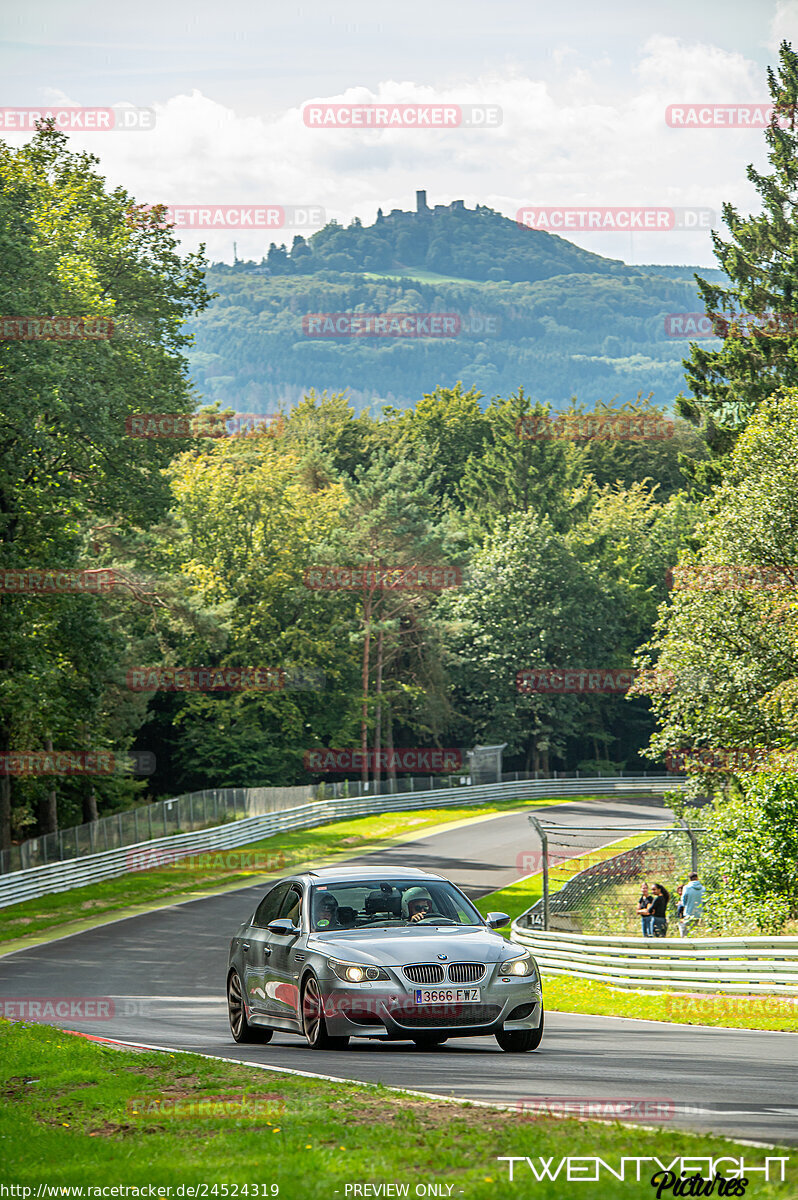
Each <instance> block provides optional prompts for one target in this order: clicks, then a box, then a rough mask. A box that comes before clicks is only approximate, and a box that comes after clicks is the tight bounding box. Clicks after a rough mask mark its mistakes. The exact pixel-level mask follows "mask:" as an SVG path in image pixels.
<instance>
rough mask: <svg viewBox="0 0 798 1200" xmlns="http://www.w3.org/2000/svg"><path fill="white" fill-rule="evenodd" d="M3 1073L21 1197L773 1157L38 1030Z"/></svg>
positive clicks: (668, 1133) (553, 1195) (607, 1196)
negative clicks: (28, 1191)
mask: <svg viewBox="0 0 798 1200" xmlns="http://www.w3.org/2000/svg"><path fill="white" fill-rule="evenodd" d="M409 1053H417V1052H416V1051H409ZM257 1054H258V1048H257V1047H253V1048H252V1057H253V1058H256V1057H257ZM529 1057H530V1069H531V1070H532V1073H534V1056H533V1055H530V1056H529ZM0 1063H1V1064H2V1065H1V1066H0V1093H2V1096H3V1099H4V1104H3V1106H2V1108H0V1127H1V1128H2V1134H1V1136H2V1140H3V1153H2V1159H1V1160H0V1161H2V1166H1V1167H0V1178H2V1179H3V1180H4V1181H7V1182H8V1183H13V1184H15V1185H17V1186H29V1187H31V1186H32V1187H33V1188H34V1193H33V1194H34V1195H35V1194H36V1187H37V1186H38V1185H39V1184H49V1185H50V1186H51V1187H59V1185H60V1186H61V1187H63V1186H70V1185H71V1186H80V1187H82V1188H84V1189H85V1188H87V1187H92V1186H100V1187H103V1188H106V1189H107V1188H109V1187H113V1186H115V1185H120V1184H121V1185H138V1186H139V1187H141V1186H142V1185H144V1187H145V1191H144V1193H143V1194H144V1195H147V1194H148V1193H147V1191H146V1186H147V1185H154V1187H155V1189H156V1190H155V1193H154V1194H155V1195H161V1196H164V1197H169V1195H170V1193H169V1192H167V1191H166V1189H167V1188H172V1189H173V1190H172V1192H171V1197H172V1198H174V1197H176V1196H177V1195H178V1192H177V1190H176V1189H177V1188H178V1187H179V1186H180V1185H181V1184H182V1185H184V1190H183V1192H182V1195H186V1188H187V1187H188V1186H189V1185H194V1186H196V1185H206V1186H207V1188H208V1190H207V1191H205V1192H204V1193H201V1194H204V1195H205V1196H211V1197H213V1196H238V1197H241V1196H248V1197H252V1196H259V1197H263V1196H267V1197H271V1196H279V1197H282V1198H283V1200H330V1198H331V1197H333V1196H335V1195H338V1196H340V1197H341V1200H344V1197H345V1196H346V1195H347V1192H346V1185H347V1184H353V1183H359V1184H361V1185H362V1184H365V1183H369V1182H371V1183H385V1182H386V1181H389V1182H391V1183H395V1184H406V1185H408V1194H409V1195H410V1196H413V1195H424V1194H427V1193H426V1192H425V1191H424V1192H418V1191H417V1187H418V1185H419V1184H424V1185H429V1184H436V1185H438V1187H439V1188H440V1190H439V1191H437V1192H432V1193H430V1194H432V1195H439V1196H440V1195H443V1196H453V1197H457V1198H458V1200H459V1198H460V1197H464V1198H465V1200H483V1198H484V1200H488V1198H490V1200H495V1197H496V1196H497V1195H500V1194H504V1195H506V1194H509V1195H512V1196H513V1197H517V1198H518V1200H524V1198H525V1197H536V1198H537V1200H561V1198H562V1196H563V1195H565V1194H566V1193H567V1192H568V1191H570V1188H569V1185H568V1184H567V1183H565V1182H564V1179H563V1178H562V1177H561V1178H559V1179H557V1180H555V1181H546V1180H543V1181H542V1182H536V1181H535V1180H534V1178H532V1177H531V1176H530V1174H529V1172H528V1170H527V1171H526V1173H525V1174H524V1173H521V1172H520V1170H519V1164H516V1172H515V1182H514V1183H513V1184H509V1183H508V1178H507V1172H508V1168H507V1163H502V1162H499V1161H498V1159H499V1158H500V1157H502V1156H510V1155H512V1156H516V1157H523V1156H527V1155H528V1156H534V1158H537V1156H543V1157H544V1158H551V1159H552V1160H553V1164H554V1165H555V1166H556V1164H557V1163H558V1162H559V1160H560V1159H561V1158H564V1157H567V1156H571V1157H574V1156H580V1155H584V1156H587V1157H590V1158H592V1157H595V1156H597V1155H598V1156H600V1157H601V1158H602V1159H603V1160H604V1161H605V1162H607V1161H609V1162H610V1163H611V1164H612V1165H613V1167H614V1168H615V1169H616V1170H617V1169H618V1166H619V1163H620V1159H621V1157H622V1156H626V1157H627V1158H628V1157H629V1156H630V1155H634V1156H639V1157H646V1156H650V1157H652V1158H658V1159H659V1160H660V1161H664V1162H666V1163H667V1162H670V1161H672V1160H673V1159H675V1158H677V1157H684V1158H690V1159H696V1158H702V1159H705V1160H706V1159H707V1158H709V1157H711V1158H713V1159H717V1158H719V1157H721V1156H723V1157H725V1158H727V1159H728V1157H729V1156H733V1157H735V1158H743V1157H744V1158H745V1159H746V1161H747V1162H748V1163H750V1162H751V1161H752V1160H753V1159H755V1160H756V1161H757V1164H759V1163H760V1161H761V1160H763V1159H764V1157H765V1155H766V1154H767V1153H770V1154H773V1151H765V1150H753V1151H752V1148H751V1146H750V1144H749V1145H745V1144H740V1143H736V1142H733V1141H728V1140H726V1139H722V1138H717V1137H713V1136H710V1135H704V1134H689V1133H683V1132H680V1131H679V1130H676V1129H672V1128H669V1127H667V1126H666V1127H665V1128H664V1129H663V1128H660V1129H657V1130H652V1131H649V1130H645V1129H640V1128H637V1127H635V1126H634V1125H630V1124H629V1123H626V1124H623V1125H622V1124H621V1123H615V1124H612V1125H604V1124H599V1123H597V1122H587V1121H578V1120H574V1119H562V1120H554V1119H552V1118H550V1117H545V1118H540V1117H538V1118H535V1119H532V1118H530V1116H528V1115H527V1116H524V1114H523V1113H519V1112H517V1111H509V1112H503V1111H501V1110H496V1109H488V1108H481V1107H474V1106H460V1105H453V1104H447V1103H445V1102H443V1101H440V1102H439V1101H434V1100H426V1099H424V1098H422V1097H419V1096H413V1095H412V1094H408V1093H397V1092H393V1091H389V1090H388V1089H386V1088H384V1087H382V1086H381V1085H375V1086H366V1085H361V1084H339V1083H330V1082H326V1081H323V1080H312V1079H303V1078H298V1077H296V1076H292V1075H284V1074H279V1073H273V1072H263V1071H259V1070H258V1069H257V1068H254V1067H247V1066H244V1065H238V1064H235V1065H234V1064H231V1063H225V1062H219V1061H216V1060H212V1059H204V1058H201V1057H199V1056H198V1055H192V1054H169V1053H165V1052H143V1053H133V1052H129V1051H119V1050H114V1049H111V1048H109V1047H106V1046H101V1045H96V1044H94V1043H92V1042H89V1041H86V1040H83V1039H81V1038H77V1037H74V1036H71V1035H70V1034H67V1033H63V1032H62V1031H60V1030H57V1029H54V1028H52V1027H50V1026H45V1025H39V1026H36V1025H25V1024H21V1023H13V1024H12V1023H10V1022H8V1021H0ZM319 1066H320V1069H322V1070H326V1071H331V1072H334V1070H335V1055H334V1054H330V1055H324V1056H321V1057H320V1064H319ZM530 1090H531V1091H534V1090H535V1088H534V1087H533V1086H532V1085H530ZM534 1158H533V1161H534ZM520 1165H523V1164H520ZM536 1165H537V1166H538V1169H540V1164H536ZM582 1165H583V1168H584V1164H582ZM654 1169H655V1167H652V1171H653V1170H654ZM726 1169H727V1170H728V1167H727V1168H726ZM795 1175H796V1171H795V1168H794V1167H791V1165H790V1164H787V1180H788V1182H787V1184H786V1185H785V1184H783V1183H776V1182H770V1183H768V1182H764V1181H763V1182H761V1183H760V1182H759V1179H760V1178H761V1177H757V1181H756V1183H755V1184H754V1186H753V1187H752V1188H751V1194H752V1195H754V1196H756V1197H757V1198H760V1197H761V1198H763V1200H768V1198H770V1197H773V1198H775V1197H784V1196H785V1195H786V1194H787V1190H786V1189H787V1188H789V1186H790V1184H789V1180H791V1179H792V1180H793V1181H794V1180H795ZM582 1182H584V1180H582ZM254 1185H257V1190H256V1189H255V1186H254ZM214 1186H215V1187H216V1189H217V1190H216V1192H214V1191H213V1190H211V1189H213V1188H214ZM245 1187H246V1191H245V1190H244V1188H245ZM225 1188H226V1189H227V1190H224V1189H225ZM234 1188H237V1189H238V1190H237V1191H234V1190H233V1189H234ZM56 1194H57V1193H56ZM83 1194H84V1196H85V1195H87V1194H88V1195H90V1193H86V1192H84V1193H83ZM105 1194H106V1195H110V1194H111V1192H110V1191H106V1192H105ZM130 1194H134V1193H130ZM139 1194H141V1193H139ZM150 1194H152V1193H150ZM195 1194H196V1193H195ZM359 1194H360V1195H361V1196H362V1195H364V1194H365V1195H369V1194H370V1195H379V1194H380V1193H379V1192H376V1191H368V1192H364V1191H363V1190H361V1191H360V1193H359ZM387 1194H393V1195H401V1192H399V1193H397V1192H395V1191H394V1192H393V1193H387ZM589 1194H590V1196H591V1197H595V1198H596V1200H630V1198H634V1197H641V1196H645V1197H652V1196H654V1195H655V1194H656V1188H653V1189H652V1187H651V1185H650V1183H649V1181H648V1178H646V1177H645V1176H644V1178H643V1180H642V1181H641V1182H639V1183H638V1182H635V1181H630V1179H629V1178H627V1179H626V1180H625V1181H621V1180H617V1179H612V1178H611V1177H610V1178H603V1177H602V1180H601V1182H600V1183H598V1184H594V1185H593V1186H592V1187H591V1188H590V1189H589ZM792 1194H795V1193H794V1192H792ZM44 1195H47V1193H46V1192H45V1193H44ZM348 1195H350V1196H351V1195H353V1193H352V1191H349V1193H348ZM668 1195H669V1193H666V1197H667V1196H668Z"/></svg>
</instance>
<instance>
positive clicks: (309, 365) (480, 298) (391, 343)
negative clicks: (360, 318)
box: [188, 222, 701, 412]
mask: <svg viewBox="0 0 798 1200" xmlns="http://www.w3.org/2000/svg"><path fill="white" fill-rule="evenodd" d="M509 224H510V225H511V226H512V224H513V223H512V222H509ZM517 232H518V236H522V237H523V236H530V237H531V236H533V235H535V236H537V235H538V231H532V230H527V231H526V232H525V234H522V233H521V232H520V231H517ZM539 236H540V237H542V238H550V240H551V241H552V242H554V243H558V242H559V245H560V246H567V245H568V243H566V242H560V240H559V239H557V238H554V237H551V235H549V234H545V233H539ZM463 252H464V253H469V254H470V253H471V244H470V243H469V242H468V241H466V242H464V243H463ZM303 261H304V260H303ZM598 261H599V262H600V263H601V262H606V260H598ZM559 268H560V269H559V270H558V271H557V272H555V273H554V274H553V275H552V276H551V277H546V278H541V279H539V280H537V281H535V282H516V283H512V282H507V281H501V282H475V281H472V280H469V279H449V278H446V277H436V276H428V275H427V276H420V277H410V276H406V275H402V274H397V275H385V276H384V277H379V276H376V275H374V274H370V273H363V274H356V273H355V271H356V268H355V267H354V266H342V267H341V268H336V269H335V270H331V269H326V270H323V271H319V272H318V273H317V274H307V273H305V272H304V270H303V272H302V273H300V274H297V275H291V276H284V275H273V276H265V275H263V274H261V273H260V268H259V267H255V265H254V264H250V265H247V264H244V265H243V266H242V264H240V263H239V264H237V266H236V267H235V268H233V267H230V266H225V265H224V264H221V263H217V264H214V266H213V268H212V270H211V271H210V272H209V274H208V282H209V286H210V287H211V288H212V289H213V291H214V293H215V294H216V297H217V298H216V300H215V301H214V303H213V304H212V305H211V306H210V307H209V308H208V309H207V311H206V312H204V313H202V314H201V315H200V316H198V317H197V318H196V319H194V320H192V321H191V322H190V324H189V326H188V328H189V329H190V331H191V332H192V333H193V334H194V336H195V338H196V343H195V348H194V349H192V350H191V351H190V353H189V361H190V364H191V372H192V377H193V378H194V379H195V380H196V383H197V386H198V388H199V390H200V391H201V392H202V393H203V394H204V395H205V396H206V397H208V399H209V400H218V401H220V402H221V403H222V404H227V405H230V406H231V407H233V408H236V409H238V410H239V411H247V412H252V411H257V412H267V411H273V410H275V409H276V408H278V407H280V406H281V404H282V402H283V401H284V400H286V399H288V400H289V401H290V402H292V403H294V402H297V401H299V400H300V399H301V397H302V396H303V394H304V393H305V391H307V390H308V388H310V387H313V388H315V389H316V391H317V392H322V391H324V390H325V389H327V390H328V391H330V392H339V391H344V390H345V389H348V391H349V395H350V396H351V397H352V399H353V402H354V403H355V405H356V407H358V408H361V409H362V408H364V407H367V406H369V405H370V406H372V407H374V408H378V407H379V406H380V405H381V404H390V405H394V406H399V407H408V406H411V405H413V404H415V402H416V401H417V399H418V398H419V397H420V396H422V395H423V394H424V393H428V392H429V391H430V388H431V387H434V386H435V385H436V384H440V385H441V386H444V387H447V388H452V387H454V386H455V384H456V382H457V381H458V380H461V381H462V384H463V388H464V390H466V391H468V390H470V389H476V390H477V391H479V392H481V393H482V394H483V395H485V396H493V395H496V394H501V395H504V396H507V395H509V394H510V393H512V392H514V391H516V390H517V388H518V387H519V385H523V387H524V388H525V389H526V390H527V391H528V393H529V394H530V395H531V396H532V397H533V398H534V399H535V400H536V401H540V402H541V403H546V404H552V405H554V407H555V408H560V407H561V406H562V405H564V404H566V403H567V402H568V400H569V399H570V397H571V396H573V394H574V393H575V392H576V393H578V395H579V396H580V398H581V399H582V400H583V401H585V402H586V403H590V404H593V403H597V402H598V401H608V402H613V399H614V398H615V397H618V396H620V397H622V398H624V399H625V398H627V397H633V396H636V395H637V394H638V393H639V392H641V391H642V392H643V393H646V394H647V393H649V392H651V391H653V392H654V393H655V394H656V396H657V398H658V399H659V400H660V401H661V402H662V403H663V404H665V405H670V404H671V402H672V398H673V397H674V396H675V395H676V394H677V393H678V391H679V389H680V388H681V387H683V386H684V375H683V367H682V363H681V360H682V356H683V354H684V345H683V344H682V343H680V342H679V340H678V339H673V338H670V339H669V338H668V337H666V333H665V316H666V314H668V313H672V312H677V313H678V312H695V311H697V310H699V309H700V307H701V304H700V300H699V297H698V293H697V291H696V287H695V285H694V283H692V282H689V281H688V280H686V279H680V278H669V277H666V276H663V275H659V274H657V273H656V271H655V270H654V269H653V268H652V269H649V270H647V271H644V270H642V269H641V268H639V267H625V266H624V267H621V268H619V269H618V270H613V271H612V272H607V271H605V270H600V271H585V270H583V271H581V272H576V273H575V272H574V271H573V270H572V268H571V267H570V266H569V265H568V263H567V262H562V263H560V264H559ZM353 312H354V313H385V312H413V313H454V314H457V315H458V316H459V317H460V318H461V322H462V325H461V329H460V332H459V333H458V334H457V335H456V336H454V337H420V338H390V337H358V338H354V337H323V338H321V337H310V336H308V334H307V332H306V330H305V328H304V327H303V317H305V316H306V315H308V314H312V313H353Z"/></svg>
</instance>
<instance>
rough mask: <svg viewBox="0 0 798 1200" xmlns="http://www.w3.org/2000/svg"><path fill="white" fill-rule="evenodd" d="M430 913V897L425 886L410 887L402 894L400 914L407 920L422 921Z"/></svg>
mask: <svg viewBox="0 0 798 1200" xmlns="http://www.w3.org/2000/svg"><path fill="white" fill-rule="evenodd" d="M431 914H432V897H431V896H430V894H429V892H428V891H427V889H426V888H423V887H412V888H408V890H407V891H406V892H405V893H404V895H403V896H402V916H404V917H405V919H406V920H408V921H413V922H418V921H423V920H424V918H425V917H429V916H431Z"/></svg>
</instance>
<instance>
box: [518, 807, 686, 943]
mask: <svg viewBox="0 0 798 1200" xmlns="http://www.w3.org/2000/svg"><path fill="white" fill-rule="evenodd" d="M617 832H618V833H619V834H620V833H621V829H620V828H619V829H618V831H617ZM546 836H547V840H548V867H549V896H548V928H549V929H550V930H552V931H554V932H558V931H559V932H563V933H576V934H605V935H608V936H631V935H635V934H642V924H641V917H640V915H639V914H638V912H637V909H638V905H639V901H640V897H641V896H642V895H643V894H644V893H647V894H648V896H649V897H650V898H652V899H653V895H652V891H653V887H654V885H655V884H659V885H660V886H662V887H664V888H665V889H666V890H667V892H668V894H669V897H668V905H667V919H668V921H669V923H673V922H675V920H676V908H677V904H678V889H679V887H680V886H683V885H684V884H686V882H687V880H688V877H689V875H690V872H691V871H692V870H694V869H695V870H700V861H701V840H702V839H701V833H700V832H696V831H691V832H690V833H688V831H687V830H686V829H683V828H674V829H666V830H663V831H662V832H660V833H655V834H654V836H652V831H649V832H644V831H641V832H639V833H637V834H634V835H630V836H629V837H626V838H624V841H623V845H624V848H623V849H620V850H619V848H618V846H617V844H615V845H608V846H604V847H602V848H600V849H598V850H595V849H594V850H590V849H589V848H588V846H589V839H590V837H591V834H590V832H589V830H588V829H587V828H584V829H573V830H570V829H567V830H566V829H553V828H552V827H550V826H549V827H547V828H546ZM592 837H593V844H594V845H595V832H594V833H593V834H592ZM539 869H542V864H541V868H539ZM545 908H546V905H545V902H544V899H541V900H539V901H538V902H537V903H536V904H534V905H533V906H532V908H531V909H530V910H529V911H528V912H527V913H525V914H524V915H523V917H521V918H520V919H519V924H520V925H522V926H524V927H526V928H529V929H544V928H545V927H546V913H545Z"/></svg>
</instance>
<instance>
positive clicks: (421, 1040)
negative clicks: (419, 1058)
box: [413, 1033, 447, 1050]
mask: <svg viewBox="0 0 798 1200" xmlns="http://www.w3.org/2000/svg"><path fill="white" fill-rule="evenodd" d="M413 1041H414V1042H415V1043H416V1045H417V1046H418V1048H419V1050H434V1049H435V1047H436V1046H442V1045H443V1043H444V1042H445V1041H447V1038H446V1035H445V1034H443V1033H442V1034H437V1033H419V1034H417V1035H416V1037H414V1038H413Z"/></svg>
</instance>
